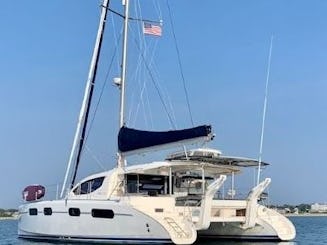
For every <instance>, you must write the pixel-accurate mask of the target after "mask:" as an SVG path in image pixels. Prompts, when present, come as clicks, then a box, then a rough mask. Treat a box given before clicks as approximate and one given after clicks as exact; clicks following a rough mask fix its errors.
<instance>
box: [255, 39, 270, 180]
mask: <svg viewBox="0 0 327 245" xmlns="http://www.w3.org/2000/svg"><path fill="white" fill-rule="evenodd" d="M273 40H274V36H273V35H272V36H271V38H270V48H269V56H268V67H267V77H266V89H265V100H264V103H263V115H262V126H261V138H260V150H259V163H258V175H257V185H258V184H259V182H260V173H261V158H262V145H263V137H264V131H265V121H266V110H267V98H268V85H269V77H270V64H271V52H272V47H273Z"/></svg>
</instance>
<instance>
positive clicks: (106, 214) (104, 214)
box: [92, 209, 115, 219]
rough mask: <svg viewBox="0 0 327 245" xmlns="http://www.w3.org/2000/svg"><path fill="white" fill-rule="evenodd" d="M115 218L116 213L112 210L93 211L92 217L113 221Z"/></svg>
mask: <svg viewBox="0 0 327 245" xmlns="http://www.w3.org/2000/svg"><path fill="white" fill-rule="evenodd" d="M114 216H115V214H114V211H112V210H111V209H92V217H94V218H106V219H113V218H114Z"/></svg>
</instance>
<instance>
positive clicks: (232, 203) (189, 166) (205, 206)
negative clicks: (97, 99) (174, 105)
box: [18, 0, 295, 244]
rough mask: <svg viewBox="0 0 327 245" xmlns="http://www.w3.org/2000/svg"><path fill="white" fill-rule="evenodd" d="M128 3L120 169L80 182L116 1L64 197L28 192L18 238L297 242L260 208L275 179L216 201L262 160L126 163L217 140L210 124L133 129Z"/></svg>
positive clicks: (186, 157) (200, 153)
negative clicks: (129, 122) (129, 119)
mask: <svg viewBox="0 0 327 245" xmlns="http://www.w3.org/2000/svg"><path fill="white" fill-rule="evenodd" d="M123 4H124V15H122V17H123V19H124V31H123V37H124V38H123V45H122V47H123V51H122V70H121V76H120V78H117V79H115V84H116V85H117V86H118V88H119V90H120V110H119V121H120V130H119V133H118V160H117V166H116V167H115V168H113V169H111V170H109V171H104V172H101V173H97V174H93V175H90V176H88V177H86V178H84V179H82V180H81V181H79V182H78V183H76V176H77V175H76V173H77V170H78V167H79V162H80V158H81V152H82V150H83V146H84V144H85V142H84V141H85V132H86V128H87V123H88V115H89V110H90V105H91V101H92V94H93V89H94V84H95V79H96V72H97V64H98V61H99V54H100V49H101V45H102V39H103V33H104V28H105V23H106V19H107V12H108V10H109V0H104V1H103V3H102V5H101V16H100V22H99V28H98V32H97V38H96V42H95V47H94V51H93V56H92V60H91V65H90V69H89V75H88V79H87V83H86V88H85V93H84V99H83V103H82V106H81V110H80V115H79V120H78V125H77V129H76V133H75V137H74V141H73V147H72V151H71V154H70V158H69V162H68V165H67V171H66V174H65V178H64V183H63V187H62V191H61V198H59V199H55V200H43V199H42V198H43V196H44V192H45V189H44V188H43V187H42V186H38V185H33V186H29V187H27V188H25V189H24V193H23V196H24V201H25V202H24V204H22V205H21V206H20V207H19V220H18V236H19V237H20V238H24V239H33V240H41V241H44V240H51V241H62V242H75V241H77V242H97V243H138V244H145V243H174V244H192V243H194V242H195V241H196V239H197V238H198V236H205V237H219V236H222V237H228V236H238V237H240V238H242V237H245V238H250V237H251V238H254V237H255V236H256V237H257V238H265V239H266V238H270V239H276V240H291V239H293V238H294V237H295V229H294V226H293V225H292V224H291V223H290V222H289V221H288V220H287V219H286V218H285V217H283V216H282V215H280V214H278V213H276V212H274V211H273V210H270V209H268V208H266V207H264V206H261V205H259V204H258V198H259V196H260V195H261V193H262V192H263V190H264V189H265V188H266V186H267V185H268V184H269V182H270V179H266V180H265V181H263V182H262V183H260V184H259V185H258V186H256V187H254V188H253V189H252V190H251V192H250V194H249V196H248V198H247V199H245V200H220V199H217V198H215V196H216V193H217V192H218V190H219V189H220V188H221V186H222V185H223V184H224V182H225V180H226V178H227V175H232V174H236V173H238V172H240V166H241V165H242V163H243V164H256V161H255V160H249V159H241V158H238V159H236V158H226V157H222V156H221V155H220V154H219V153H217V152H216V151H215V150H210V149H197V150H194V151H192V152H189V151H186V150H185V151H183V152H182V153H177V154H172V155H170V156H169V157H167V159H165V160H163V161H158V162H151V163H147V164H136V165H133V166H127V165H126V156H127V155H130V154H133V153H135V152H140V151H148V150H151V149H152V148H154V147H161V146H165V145H170V144H174V145H177V146H184V145H186V144H189V143H194V142H208V141H210V140H212V139H213V136H214V135H213V132H212V128H211V126H209V125H202V126H198V127H193V128H189V129H181V130H172V131H165V132H149V131H142V130H137V129H133V128H129V127H127V126H126V124H125V82H126V64H127V40H128V38H127V36H128V21H129V0H124V1H123ZM227 163H228V164H227ZM231 163H233V164H231ZM236 163H237V164H236ZM69 176H70V178H69ZM67 187H68V188H67ZM67 189H68V191H67ZM226 224H227V225H226ZM227 227H228V229H227Z"/></svg>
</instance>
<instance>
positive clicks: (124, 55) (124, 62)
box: [118, 0, 129, 167]
mask: <svg viewBox="0 0 327 245" xmlns="http://www.w3.org/2000/svg"><path fill="white" fill-rule="evenodd" d="M122 4H123V5H124V6H125V14H124V17H125V18H124V33H123V35H124V38H123V50H122V67H121V68H122V69H121V83H120V111H119V128H122V127H123V126H124V124H125V81H126V67H127V39H128V18H129V0H122ZM118 157H119V158H118V167H123V166H125V158H124V157H123V155H122V154H121V153H119V154H118Z"/></svg>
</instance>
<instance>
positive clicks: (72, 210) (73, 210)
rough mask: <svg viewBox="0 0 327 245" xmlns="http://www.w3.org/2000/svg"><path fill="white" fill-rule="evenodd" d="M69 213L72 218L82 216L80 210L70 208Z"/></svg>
mask: <svg viewBox="0 0 327 245" xmlns="http://www.w3.org/2000/svg"><path fill="white" fill-rule="evenodd" d="M68 213H69V215H70V216H80V215H81V211H80V210H79V208H70V209H69V210H68Z"/></svg>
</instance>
